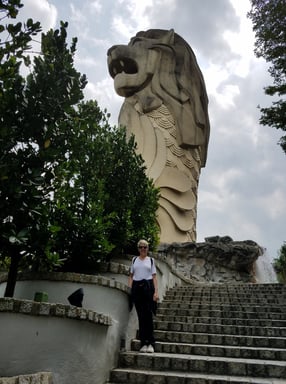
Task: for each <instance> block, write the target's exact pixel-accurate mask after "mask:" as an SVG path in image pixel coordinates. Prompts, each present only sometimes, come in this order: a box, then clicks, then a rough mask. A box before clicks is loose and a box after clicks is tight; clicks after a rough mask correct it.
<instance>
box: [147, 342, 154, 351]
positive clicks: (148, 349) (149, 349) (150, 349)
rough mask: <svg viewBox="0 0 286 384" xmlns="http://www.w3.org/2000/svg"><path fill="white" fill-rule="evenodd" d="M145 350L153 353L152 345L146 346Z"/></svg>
mask: <svg viewBox="0 0 286 384" xmlns="http://www.w3.org/2000/svg"><path fill="white" fill-rule="evenodd" d="M146 352H148V353H154V348H153V345H151V344H149V345H148V347H147V350H146Z"/></svg>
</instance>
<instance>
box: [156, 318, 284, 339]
mask: <svg viewBox="0 0 286 384" xmlns="http://www.w3.org/2000/svg"><path fill="white" fill-rule="evenodd" d="M154 325H155V328H156V329H157V330H161V331H169V332H172V331H176V332H190V333H215V334H227V335H247V336H264V337H284V338H286V328H283V327H255V326H243V325H235V326H234V325H221V324H203V323H191V324H190V323H183V322H181V323H180V322H175V323H174V322H168V321H155V322H154Z"/></svg>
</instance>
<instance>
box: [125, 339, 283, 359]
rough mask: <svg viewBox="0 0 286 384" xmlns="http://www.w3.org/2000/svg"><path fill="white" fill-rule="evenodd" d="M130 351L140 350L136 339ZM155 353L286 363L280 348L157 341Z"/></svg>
mask: <svg viewBox="0 0 286 384" xmlns="http://www.w3.org/2000/svg"><path fill="white" fill-rule="evenodd" d="M131 349H132V350H133V351H137V352H138V351H139V349H140V341H139V340H136V339H134V340H132V343H131ZM155 352H160V353H174V354H187V355H202V356H219V357H233V358H247V359H251V358H252V359H259V360H285V361H286V349H282V348H262V347H248V346H245V347H240V346H226V345H208V344H187V343H170V342H168V343H166V342H159V341H157V342H156V345H155Z"/></svg>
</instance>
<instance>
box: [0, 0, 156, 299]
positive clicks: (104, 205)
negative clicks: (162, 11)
mask: <svg viewBox="0 0 286 384" xmlns="http://www.w3.org/2000/svg"><path fill="white" fill-rule="evenodd" d="M21 6H22V5H21V4H20V1H18V0H10V1H6V2H3V1H2V3H1V4H0V10H1V12H2V13H3V14H4V15H5V17H7V18H15V17H16V16H17V13H18V10H19V9H20V8H21ZM40 30H41V28H40V24H39V23H34V22H33V21H32V20H31V19H29V20H27V22H26V23H24V24H21V23H14V24H13V23H11V24H8V25H6V27H3V26H2V27H1V29H0V37H1V40H0V257H1V259H2V261H3V263H2V265H4V264H6V263H7V260H10V263H9V273H8V281H7V287H6V292H5V296H13V293H14V288H15V284H16V278H17V272H18V270H19V268H31V269H34V270H39V269H44V270H47V269H49V268H52V267H54V266H57V265H59V258H61V260H62V263H63V264H64V267H65V268H66V269H70V270H71V269H73V270H74V271H78V270H79V269H83V268H85V267H86V268H89V267H90V266H94V265H95V264H96V262H97V261H98V260H101V259H102V258H103V257H107V256H108V255H109V254H110V253H111V252H112V251H113V252H115V253H118V252H123V251H124V250H127V249H130V248H132V247H134V244H136V242H137V240H138V238H139V237H149V239H150V242H151V245H153V246H154V245H156V242H157V234H158V228H157V225H156V222H155V219H156V217H155V215H156V209H157V200H158V191H157V190H156V189H155V188H154V187H153V184H152V182H150V181H149V180H148V179H147V177H146V175H145V173H144V166H143V161H142V158H141V157H140V156H137V155H136V154H135V144H134V140H133V138H131V140H129V141H127V139H126V133H125V130H124V129H123V128H120V129H115V128H111V127H110V126H109V124H108V114H107V113H106V111H104V112H102V111H101V110H100V109H99V107H98V106H97V103H96V102H92V101H90V102H85V103H84V102H81V100H82V99H83V93H82V90H83V89H84V87H85V85H86V78H85V76H82V75H81V74H80V73H79V72H77V71H76V70H75V68H74V63H73V58H74V54H75V51H76V43H77V41H76V39H73V40H72V43H71V46H70V47H68V45H67V43H66V38H67V23H63V22H61V24H60V28H59V29H58V30H55V31H53V30H51V31H49V32H48V33H46V34H42V36H41V49H40V51H41V52H40V54H39V55H38V56H36V57H34V60H33V66H32V65H31V61H30V58H29V56H28V52H29V49H30V43H31V41H32V39H33V38H34V36H36V35H37V34H38V33H39V32H40ZM5 33H6V36H5V38H3V39H2V36H3V34H5ZM7 34H8V37H7ZM23 64H25V65H27V66H29V70H30V74H29V75H28V76H27V77H23V75H22V74H21V71H20V69H21V65H23ZM51 85H52V86H51Z"/></svg>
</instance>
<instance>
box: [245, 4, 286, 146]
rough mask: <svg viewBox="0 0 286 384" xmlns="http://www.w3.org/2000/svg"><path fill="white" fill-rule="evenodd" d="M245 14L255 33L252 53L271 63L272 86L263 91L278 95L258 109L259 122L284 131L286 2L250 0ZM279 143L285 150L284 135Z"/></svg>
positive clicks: (285, 106) (285, 127)
mask: <svg viewBox="0 0 286 384" xmlns="http://www.w3.org/2000/svg"><path fill="white" fill-rule="evenodd" d="M248 17H249V18H250V19H251V20H252V23H253V30H254V32H255V38H256V41H255V50H254V52H255V54H256V56H257V57H263V58H264V59H265V60H266V61H267V62H268V63H270V64H271V66H270V68H269V73H270V75H271V77H272V78H273V85H270V86H267V87H265V93H266V94H267V95H270V96H278V100H276V101H274V102H272V106H271V107H268V108H260V110H261V117H260V123H261V124H262V125H269V126H272V127H274V128H277V129H282V130H283V131H286V100H285V94H286V2H285V0H251V11H250V12H249V13H248ZM279 144H280V145H281V147H282V149H283V150H284V152H285V153H286V136H282V137H281V139H280V141H279Z"/></svg>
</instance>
